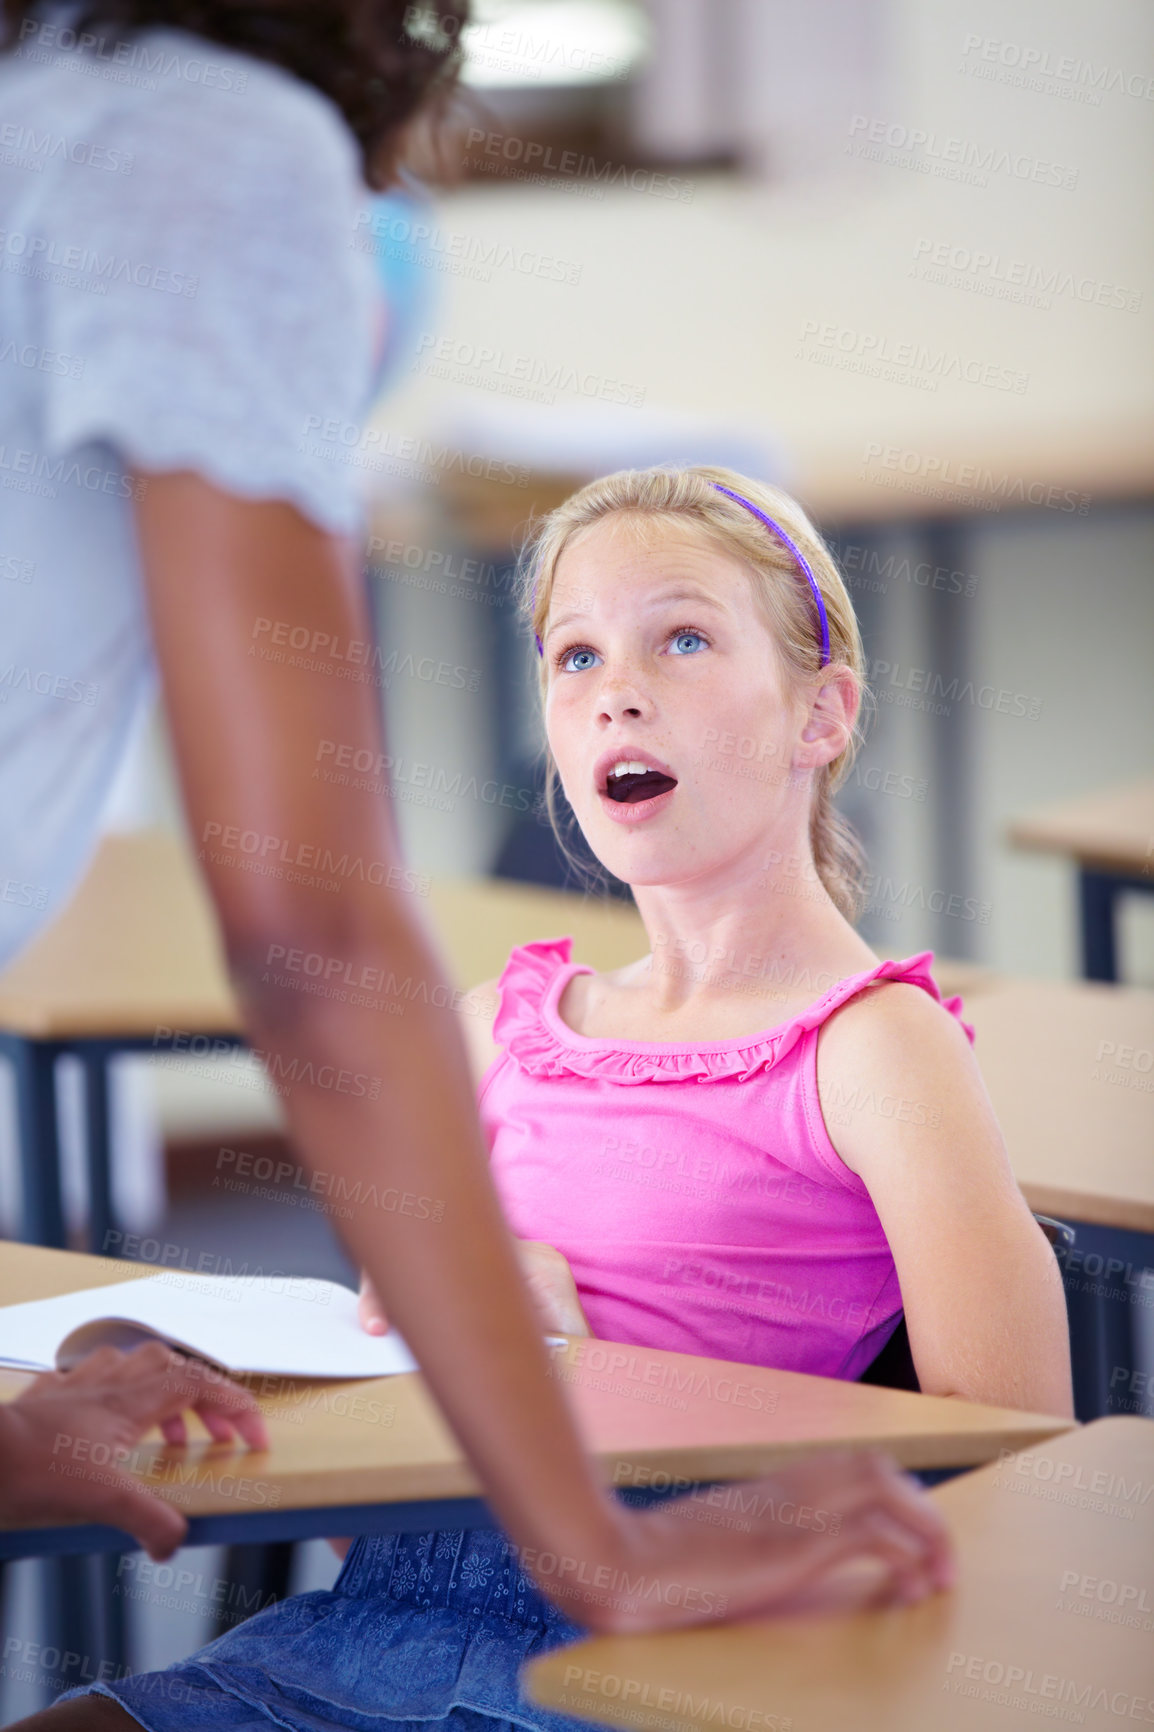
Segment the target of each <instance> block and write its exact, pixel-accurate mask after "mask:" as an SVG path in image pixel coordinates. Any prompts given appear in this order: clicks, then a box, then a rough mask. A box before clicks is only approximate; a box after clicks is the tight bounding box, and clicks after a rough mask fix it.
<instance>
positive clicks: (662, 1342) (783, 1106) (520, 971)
mask: <svg viewBox="0 0 1154 1732" xmlns="http://www.w3.org/2000/svg"><path fill="white" fill-rule="evenodd" d="M571 953H572V940H571V939H569V938H558V939H548V940H543V941H541V942H539V943H535V944H526V945H521V946H519V947H518V948H517V949H516V950H514V951H513V953H512V955H511V956H510V958H509V961H508V964H507V965H506V968H505V971H504V973H503V974H502V976H501V980H500V1007H499V1009H498V1012H497V1017H496V1020H495V1022H494V1025H493V1038H494V1040H495V1041H496V1042H497V1044H498V1045H500V1046H501V1047H503V1049H504V1050H503V1051H502V1053H501V1054H500V1056H499V1057H498V1058H497V1059H495V1060H494V1062H493V1064H492V1065H491V1066H490V1067H489V1070H488V1071H487V1073H486V1075H485V1077H484V1079H483V1081H482V1084H481V1090H480V1108H481V1119H482V1123H483V1125H484V1127H485V1132H486V1135H487V1138H488V1142H489V1149H490V1158H491V1161H492V1166H493V1172H494V1177H495V1180H496V1183H497V1186H498V1189H499V1191H500V1194H501V1197H502V1201H503V1203H504V1206H505V1211H506V1214H507V1216H508V1217H509V1220H510V1222H511V1224H512V1228H513V1231H514V1232H515V1233H516V1234H517V1236H518V1237H519V1238H523V1239H543V1240H545V1241H547V1242H548V1243H549V1244H551V1245H555V1246H556V1247H557V1249H558V1250H560V1251H562V1252H564V1254H565V1256H566V1257H567V1258H568V1260H569V1263H570V1265H571V1267H572V1269H573V1273H574V1277H575V1279H576V1282H577V1287H578V1291H579V1293H580V1296H581V1302H582V1305H583V1307H584V1310H585V1315H586V1317H587V1318H588V1320H589V1326H590V1328H591V1329H592V1331H593V1333H594V1335H596V1336H599V1337H601V1338H603V1339H605V1340H609V1341H618V1342H624V1343H627V1344H631V1345H637V1346H647V1347H662V1348H672V1349H675V1350H676V1351H678V1352H682V1353H700V1354H706V1355H708V1356H710V1357H713V1358H716V1359H729V1360H734V1361H737V1362H740V1363H744V1364H747V1365H772V1366H778V1367H781V1368H784V1369H786V1370H791V1371H806V1372H813V1373H817V1374H820V1375H822V1376H826V1377H843V1378H851V1379H852V1378H856V1377H859V1376H860V1375H861V1373H862V1372H863V1371H864V1370H865V1368H866V1367H867V1366H868V1365H869V1363H870V1361H871V1360H872V1359H873V1358H874V1357H875V1356H876V1355H877V1353H878V1352H880V1350H881V1348H882V1347H883V1346H884V1344H885V1342H886V1341H887V1340H888V1338H889V1336H890V1334H891V1333H892V1332H893V1330H894V1328H895V1327H896V1324H897V1321H898V1319H899V1317H900V1315H901V1308H902V1301H901V1293H900V1290H899V1288H898V1281H897V1274H896V1271H895V1269H894V1263H893V1257H892V1255H891V1253H890V1248H889V1244H888V1243H887V1241H886V1237H885V1234H884V1233H883V1232H882V1228H881V1223H880V1221H879V1220H878V1216H877V1212H876V1210H875V1209H874V1206H873V1203H872V1202H871V1200H870V1196H869V1192H868V1191H867V1189H866V1187H865V1185H864V1184H863V1182H862V1180H861V1179H860V1178H858V1176H857V1175H856V1174H855V1173H852V1172H851V1171H850V1170H849V1168H848V1167H847V1166H845V1164H844V1163H843V1162H842V1160H841V1159H840V1157H839V1156H838V1154H837V1151H836V1150H835V1149H834V1147H833V1144H832V1143H831V1141H830V1138H829V1133H828V1131H827V1129H826V1125H825V1120H824V1118H823V1116H822V1110H821V1106H820V1104H819V1101H818V1093H817V1043H818V1035H819V1033H820V1030H821V1027H822V1025H823V1023H825V1022H826V1021H827V1020H828V1018H829V1017H830V1016H832V1015H833V1013H834V1011H836V1010H837V1009H839V1008H840V1006H841V1005H843V1004H845V1003H846V1001H847V1000H848V999H850V998H853V997H854V996H855V994H857V993H859V992H861V991H862V990H863V989H864V988H866V987H868V986H871V985H873V984H874V983H875V982H878V981H887V980H893V981H901V982H904V983H906V984H908V985H913V986H920V987H922V988H923V989H924V990H925V991H926V992H928V993H929V994H930V995H931V997H933V998H934V999H936V1000H937V1001H938V1002H939V1003H942V1004H943V1005H944V1008H945V1009H946V1010H947V1011H949V1012H950V1013H951V1014H952V1015H953V1016H956V1017H957V1018H958V1020H959V1022H961V1000H960V999H958V998H952V999H949V1000H943V999H942V996H941V993H940V992H939V991H938V987H937V984H936V983H935V981H934V979H933V976H932V974H931V972H930V966H931V964H932V962H933V954H932V952H930V951H924V952H923V953H922V954H920V955H918V956H911V957H908V958H907V959H906V960H905V961H902V962H881V963H879V964H878V965H877V966H876V967H875V968H872V969H869V970H867V971H866V972H864V973H862V974H856V975H851V976H850V977H849V978H848V979H846V980H842V981H839V982H838V983H837V984H836V985H835V986H833V987H831V988H830V990H829V991H828V992H826V993H823V994H822V996H821V997H820V998H819V999H817V1000H816V1001H815V1003H813V1004H811V1005H810V1006H809V1008H808V1009H807V1010H804V1011H802V1012H801V1014H800V1015H798V1016H795V1017H791V1018H790V1019H789V1020H788V1021H787V1022H783V1023H780V1024H778V1025H777V1027H775V1028H770V1029H766V1030H764V1031H763V1032H762V1033H760V1034H753V1035H739V1036H737V1037H735V1038H733V1039H729V1040H720V1041H711V1042H709V1043H706V1044H692V1043H689V1044H686V1043H680V1042H667V1041H631V1040H601V1039H591V1038H589V1037H587V1036H585V1035H580V1034H577V1033H576V1032H575V1031H574V1030H573V1029H571V1028H569V1027H568V1026H567V1024H566V1023H564V1022H563V1021H562V1020H561V1015H560V1012H559V1009H558V1006H559V1004H560V1001H561V998H562V995H563V993H564V991H565V988H566V987H567V985H568V984H569V981H570V980H571V979H572V978H573V976H574V975H575V974H581V973H584V974H589V973H592V972H593V971H592V970H591V969H589V968H586V967H584V966H583V965H582V964H579V963H574V962H572V961H571V960H570V958H571ZM962 1027H963V1028H965V1029H966V1033H967V1034H968V1035H969V1037H970V1039H971V1040H972V1039H973V1031H972V1029H970V1028H969V1027H968V1026H967V1025H966V1024H965V1023H964V1022H963V1023H962ZM862 1092H863V1091H861V1090H858V1091H856V1094H855V1098H854V1100H853V1101H849V1100H847V1101H846V1103H845V1106H846V1108H847V1109H850V1108H852V1109H853V1110H855V1111H860V1110H863V1109H864V1110H870V1107H871V1103H870V1102H869V1101H863V1100H861V1099H858V1098H857V1096H858V1095H860V1094H861V1093H862ZM872 1107H873V1110H874V1111H877V1112H881V1113H883V1114H885V1113H887V1112H889V1113H890V1114H891V1115H892V1116H898V1115H899V1114H900V1115H901V1116H902V1117H903V1118H904V1119H906V1120H907V1121H908V1120H909V1119H910V1118H914V1119H917V1118H918V1116H919V1114H924V1113H927V1112H929V1111H930V1110H931V1109H930V1108H929V1107H927V1106H926V1105H925V1104H924V1103H921V1102H917V1101H913V1102H909V1101H902V1102H897V1101H893V1100H892V1099H891V1097H888V1096H885V1095H881V1096H879V1097H877V1099H876V1101H875V1102H873V1103H872Z"/></svg>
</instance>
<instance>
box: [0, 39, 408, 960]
mask: <svg viewBox="0 0 1154 1732" xmlns="http://www.w3.org/2000/svg"><path fill="white" fill-rule="evenodd" d="M366 196H367V195H366V188H365V185H364V183H363V180H362V179H361V175H360V168H359V158H358V153H357V149H356V146H355V143H354V140H353V138H352V136H351V134H350V133H349V132H348V130H347V128H346V126H345V124H344V122H343V119H342V117H341V116H340V114H339V113H338V111H337V110H336V108H335V107H334V106H333V105H332V104H331V103H330V102H329V101H328V100H327V98H325V97H324V96H322V95H321V94H320V93H319V92H318V91H316V90H314V89H313V88H312V87H311V86H308V85H306V84H304V83H302V82H301V81H299V80H297V79H295V78H293V77H291V76H290V75H289V74H288V73H285V72H282V71H281V70H279V69H278V68H275V67H272V66H269V65H266V64H264V63H263V62H259V61H256V60H253V59H251V58H249V57H248V56H245V55H240V54H236V53H233V52H231V51H229V50H227V49H224V48H219V47H217V46H216V45H214V44H210V43H207V42H203V41H201V40H200V39H198V38H195V37H192V36H188V35H185V34H184V33H182V32H178V31H167V30H164V31H160V30H156V31H147V32H145V33H143V34H142V35H140V36H139V37H137V38H136V39H135V40H134V41H131V42H124V43H119V44H117V43H114V42H112V41H110V40H109V41H104V42H102V43H101V44H99V45H98V46H97V47H96V48H95V49H94V48H93V47H91V46H88V47H83V48H82V47H80V46H78V45H77V44H76V42H75V39H74V38H73V37H70V35H69V33H68V32H66V31H63V32H62V30H61V27H60V26H59V25H57V26H53V25H51V24H48V25H43V26H41V25H37V26H35V27H34V28H32V29H30V30H29V31H28V33H27V34H26V35H25V36H24V37H23V39H22V40H20V41H19V42H18V44H17V46H16V48H15V50H14V51H12V52H10V53H8V54H5V55H0V966H2V965H3V963H4V962H5V961H6V960H7V959H8V957H10V956H11V955H12V954H13V953H14V952H15V951H16V950H17V949H18V948H19V947H20V946H21V945H22V944H23V943H24V942H25V941H26V940H27V939H28V938H29V937H30V936H31V935H32V933H33V932H34V930H35V929H36V927H37V926H38V925H39V924H41V923H42V922H43V921H44V920H45V919H46V918H47V917H48V915H49V914H50V913H51V912H52V911H53V910H54V909H55V908H56V906H57V905H58V904H59V902H60V901H61V900H62V899H63V897H65V896H66V895H67V893H68V892H69V890H70V889H71V888H72V886H73V884H74V883H75V881H76V879H77V878H78V876H79V875H80V873H81V872H82V871H83V868H84V866H85V864H86V863H87V860H88V856H89V854H90V852H91V849H92V846H93V844H94V838H95V835H96V830H97V826H98V823H99V818H100V813H101V809H102V806H103V804H104V801H105V798H106V795H107V792H108V788H109V785H110V783H111V781H112V778H113V776H114V773H115V771H116V768H117V765H118V762H119V760H120V758H121V755H122V753H123V751H124V748H125V743H126V739H127V736H128V733H129V731H130V728H131V726H132V722H133V719H134V715H135V712H136V710H137V708H138V706H139V702H140V699H141V696H142V693H143V691H144V690H145V689H146V688H147V685H148V681H149V672H150V665H151V658H150V649H149V641H148V628H147V622H146V618H145V613H144V608H143V605H142V592H141V583H140V573H139V566H138V560H137V554H136V549H135V543H134V529H133V518H132V498H131V493H132V485H133V484H132V481H131V479H130V477H129V476H128V475H126V474H125V465H126V464H138V465H140V466H141V467H143V468H147V469H173V468H182V469H183V468H191V469H195V470H197V471H199V472H200V473H201V474H203V475H205V476H207V477H208V478H209V479H210V480H212V481H214V482H216V483H217V484H218V485H220V486H222V487H224V488H226V489H228V490H229V491H230V492H233V493H235V494H238V495H240V496H241V497H244V498H252V499H258V498H277V499H285V500H289V501H291V502H292V503H293V504H295V505H296V506H298V507H299V509H300V510H301V511H302V512H304V513H306V514H307V515H308V516H309V517H310V518H312V519H313V520H314V521H315V522H317V523H318V524H320V525H322V526H323V527H325V528H328V529H330V530H333V531H336V532H342V533H347V532H355V531H356V530H357V528H358V525H359V521H360V497H359V477H360V474H361V471H359V470H358V469H357V468H356V467H354V466H353V464H352V463H350V462H349V461H348V460H347V459H348V456H349V448H350V445H355V439H356V434H355V428H356V425H357V423H358V420H359V419H360V418H362V417H363V415H364V412H365V409H366V406H367V404H366V398H367V392H368V386H369V382H370V371H371V362H372V348H373V342H374V318H375V316H376V290H375V287H374V281H373V275H372V268H371V264H370V262H369V260H368V259H367V258H366V256H365V254H364V252H363V251H361V250H359V249H357V248H356V247H355V246H354V245H353V244H352V237H353V234H354V232H355V220H356V215H357V212H358V210H359V209H362V208H363V206H364V204H365V200H366ZM350 427H351V428H353V429H354V432H353V434H352V436H351V438H350V434H349V431H348V430H349V429H350Z"/></svg>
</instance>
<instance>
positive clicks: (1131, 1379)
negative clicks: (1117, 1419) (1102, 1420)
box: [1109, 1365, 1154, 1413]
mask: <svg viewBox="0 0 1154 1732" xmlns="http://www.w3.org/2000/svg"><path fill="white" fill-rule="evenodd" d="M1109 1405H1110V1407H1111V1409H1112V1410H1113V1411H1114V1412H1115V1413H1117V1412H1119V1411H1121V1412H1123V1413H1154V1374H1151V1373H1150V1372H1149V1371H1135V1370H1134V1369H1133V1367H1132V1366H1129V1365H1114V1366H1111V1368H1110V1402H1109Z"/></svg>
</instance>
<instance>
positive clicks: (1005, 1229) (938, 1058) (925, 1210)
mask: <svg viewBox="0 0 1154 1732" xmlns="http://www.w3.org/2000/svg"><path fill="white" fill-rule="evenodd" d="M818 1088H819V1093H820V1096H821V1101H822V1106H823V1109H824V1110H825V1112H826V1117H827V1123H828V1124H829V1128H830V1136H831V1139H832V1141H833V1144H834V1147H835V1148H836V1150H837V1152H838V1154H839V1155H840V1156H841V1158H842V1160H843V1161H844V1162H845V1164H846V1166H847V1167H849V1168H850V1170H851V1171H852V1172H855V1173H858V1174H859V1175H860V1177H861V1178H862V1179H863V1180H864V1182H865V1184H866V1186H867V1187H868V1189H869V1193H870V1196H871V1198H872V1199H873V1203H874V1207H875V1208H876V1209H877V1212H878V1215H879V1217H880V1219H881V1224H882V1226H883V1228H884V1229H885V1233H886V1237H887V1238H888V1239H889V1242H890V1246H891V1247H892V1250H893V1254H894V1262H895V1264H896V1266H897V1273H898V1280H899V1282H900V1284H901V1290H902V1299H903V1302H904V1305H905V1315H906V1325H907V1328H908V1330H909V1337H910V1348H911V1350H912V1353H913V1359H914V1365H915V1367H916V1369H917V1374H918V1381H919V1383H920V1384H921V1387H922V1389H923V1390H924V1391H925V1392H926V1393H927V1394H930V1395H956V1396H960V1397H962V1398H963V1399H964V1400H967V1401H983V1402H989V1403H992V1404H994V1405H998V1406H1003V1407H1017V1408H1025V1409H1029V1410H1030V1411H1033V1412H1035V1413H1055V1414H1063V1415H1066V1414H1072V1412H1073V1397H1072V1393H1071V1384H1070V1345H1069V1336H1068V1331H1067V1325H1066V1305H1065V1298H1064V1295H1063V1290H1062V1281H1061V1275H1060V1270H1059V1267H1058V1262H1057V1259H1056V1258H1055V1256H1054V1253H1053V1251H1052V1249H1051V1248H1050V1245H1049V1244H1048V1243H1047V1241H1046V1238H1045V1236H1044V1234H1043V1233H1042V1231H1041V1229H1040V1227H1039V1226H1038V1224H1037V1222H1036V1221H1035V1220H1034V1219H1033V1217H1032V1215H1031V1214H1030V1211H1029V1209H1028V1208H1027V1206H1026V1202H1025V1199H1024V1198H1023V1196H1022V1193H1021V1191H1020V1190H1019V1189H1018V1186H1017V1183H1016V1181H1015V1179H1014V1176H1013V1174H1012V1173H1011V1171H1010V1164H1009V1161H1008V1159H1007V1156H1006V1149H1005V1144H1004V1143H1003V1140H1002V1134H1001V1131H1000V1130H999V1128H998V1122H997V1120H996V1118H995V1117H994V1112H993V1108H992V1107H991V1105H990V1100H989V1096H988V1095H987V1093H986V1088H985V1084H984V1083H983V1081H982V1077H981V1073H980V1072H979V1070H978V1066H977V1061H976V1060H975V1058H974V1055H973V1052H972V1050H971V1048H970V1044H969V1042H968V1040H967V1039H966V1036H965V1033H964V1031H963V1030H962V1029H961V1028H960V1027H959V1025H958V1023H957V1021H956V1020H955V1019H954V1018H953V1017H952V1016H951V1015H950V1014H949V1013H948V1012H947V1011H945V1010H943V1008H942V1007H941V1005H939V1004H937V1003H935V1002H934V1000H933V999H932V998H930V996H929V995H928V994H927V993H926V992H924V991H923V990H922V989H921V988H920V987H916V986H907V985H903V984H899V983H894V984H890V985H885V986H881V987H878V988H875V989H874V990H872V991H870V992H867V993H864V994H862V995H861V996H860V997H858V998H856V999H853V1000H851V1001H850V1003H848V1004H847V1005H846V1006H845V1008H844V1009H842V1010H840V1011H839V1012H838V1013H837V1015H836V1016H833V1017H831V1018H830V1020H829V1022H828V1023H827V1024H826V1025H825V1027H824V1028H823V1030H822V1032H821V1035H820V1036H819V1044H818Z"/></svg>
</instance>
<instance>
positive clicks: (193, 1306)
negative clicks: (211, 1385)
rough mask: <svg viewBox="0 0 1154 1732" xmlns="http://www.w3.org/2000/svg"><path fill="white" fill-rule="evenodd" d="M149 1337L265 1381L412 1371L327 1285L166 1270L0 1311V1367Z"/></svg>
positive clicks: (38, 1367) (348, 1299) (346, 1297)
mask: <svg viewBox="0 0 1154 1732" xmlns="http://www.w3.org/2000/svg"><path fill="white" fill-rule="evenodd" d="M149 1336H160V1337H161V1338H162V1339H163V1340H165V1341H168V1342H170V1343H171V1344H172V1345H173V1346H174V1347H180V1348H183V1349H184V1350H185V1351H186V1352H189V1353H192V1354H195V1355H196V1356H197V1357H198V1358H201V1359H209V1360H212V1361H213V1362H214V1363H215V1364H217V1365H220V1366H223V1367H224V1368H225V1370H227V1371H241V1372H257V1373H261V1372H263V1373H267V1374H268V1375H269V1376H274V1377H391V1376H393V1375H395V1374H396V1373H398V1372H402V1371H415V1370H416V1369H417V1362H416V1360H415V1359H414V1358H413V1356H412V1354H411V1353H410V1352H409V1349H408V1348H407V1347H406V1346H405V1343H404V1342H403V1341H402V1340H401V1337H400V1336H399V1335H398V1334H397V1333H396V1331H395V1330H390V1331H389V1333H388V1334H387V1335H366V1334H365V1332H364V1330H363V1329H362V1328H361V1326H360V1324H359V1323H358V1321H357V1296H356V1294H355V1293H354V1292H352V1291H351V1290H350V1289H349V1288H348V1287H340V1286H338V1285H337V1284H336V1282H334V1281H314V1280H308V1279H304V1278H302V1277H297V1276H289V1275H283V1276H279V1275H278V1276H254V1275H238V1276H236V1277H227V1276H221V1277H217V1276H205V1275H185V1274H182V1273H180V1272H178V1271H177V1270H172V1271H169V1272H166V1273H165V1274H162V1275H153V1276H149V1277H146V1278H144V1279H143V1280H139V1281H118V1282H116V1283H115V1284H114V1285H112V1286H109V1287H88V1288H85V1289H84V1290H83V1291H82V1292H79V1293H64V1294H61V1295H60V1296H59V1297H58V1298H55V1299H33V1300H30V1301H27V1302H26V1303H24V1304H21V1305H5V1306H2V1307H0V1364H3V1365H8V1366H15V1367H17V1368H19V1369H20V1370H35V1371H48V1370H51V1369H53V1368H54V1367H55V1368H57V1369H60V1370H63V1369H65V1368H66V1366H67V1365H68V1364H71V1363H72V1362H73V1361H74V1360H75V1359H77V1358H79V1357H81V1356H82V1354H83V1353H86V1352H90V1351H91V1349H92V1348H93V1347H95V1346H99V1345H100V1344H101V1343H103V1342H105V1341H107V1342H109V1343H110V1344H111V1345H112V1346H114V1347H130V1346H134V1345H136V1344H137V1343H138V1342H139V1341H142V1340H146V1339H148V1337H149Z"/></svg>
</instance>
